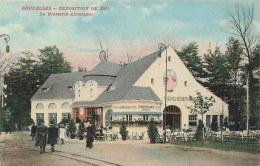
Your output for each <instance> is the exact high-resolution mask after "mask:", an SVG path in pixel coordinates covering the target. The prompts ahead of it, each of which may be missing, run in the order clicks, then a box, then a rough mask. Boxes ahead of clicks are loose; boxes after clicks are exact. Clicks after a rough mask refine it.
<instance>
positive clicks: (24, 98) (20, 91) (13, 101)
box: [5, 56, 38, 129]
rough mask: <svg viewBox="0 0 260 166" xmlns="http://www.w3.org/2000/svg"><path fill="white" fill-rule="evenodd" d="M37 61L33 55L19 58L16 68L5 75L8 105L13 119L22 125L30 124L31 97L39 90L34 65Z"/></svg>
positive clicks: (19, 126) (19, 125)
mask: <svg viewBox="0 0 260 166" xmlns="http://www.w3.org/2000/svg"><path fill="white" fill-rule="evenodd" d="M35 64H36V61H35V60H33V59H32V57H31V56H26V57H25V58H24V57H21V58H19V60H18V62H17V63H16V65H15V66H16V68H12V69H11V70H10V71H9V73H8V74H6V75H5V82H6V84H7V85H8V86H7V89H6V94H8V97H7V106H6V109H7V108H8V109H10V112H11V118H12V120H13V121H14V122H15V123H16V124H17V125H18V128H19V129H20V128H21V126H26V125H30V124H28V122H30V114H29V111H30V107H31V103H30V99H31V97H32V96H33V95H34V93H35V92H36V91H37V89H38V87H37V78H36V75H35V73H36V72H35V68H34V65H35Z"/></svg>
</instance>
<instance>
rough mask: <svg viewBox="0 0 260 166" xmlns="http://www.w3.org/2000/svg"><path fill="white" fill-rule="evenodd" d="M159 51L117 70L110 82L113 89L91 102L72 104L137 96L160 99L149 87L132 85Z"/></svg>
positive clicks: (135, 98)
mask: <svg viewBox="0 0 260 166" xmlns="http://www.w3.org/2000/svg"><path fill="white" fill-rule="evenodd" d="M159 53H160V52H159V51H157V52H154V53H153V54H150V55H148V56H145V57H143V58H141V59H139V60H137V61H135V62H133V63H130V64H128V65H126V66H124V67H123V68H122V69H121V70H120V71H119V73H118V76H117V77H116V78H115V80H114V81H113V82H112V83H111V84H112V85H113V86H114V87H115V90H111V91H106V92H104V93H102V94H101V95H100V96H99V97H98V98H97V100H95V101H93V102H75V103H74V104H73V105H84V104H88V105H93V104H102V103H108V102H114V101H122V100H137V98H139V99H140V100H154V101H160V99H159V98H158V97H157V96H156V95H155V93H154V92H153V91H152V89H151V88H141V87H133V84H134V83H135V82H136V81H137V80H138V79H139V78H140V77H141V76H142V74H143V73H144V72H145V71H146V70H147V69H148V68H149V67H150V66H151V64H152V63H153V62H154V61H155V60H156V59H157V57H158V55H159ZM142 93H143V94H142Z"/></svg>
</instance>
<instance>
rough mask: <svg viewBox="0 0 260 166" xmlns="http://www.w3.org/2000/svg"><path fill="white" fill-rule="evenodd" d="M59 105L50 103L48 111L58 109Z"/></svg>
mask: <svg viewBox="0 0 260 166" xmlns="http://www.w3.org/2000/svg"><path fill="white" fill-rule="evenodd" d="M56 108H57V105H56V104H55V103H50V104H49V106H48V109H56Z"/></svg>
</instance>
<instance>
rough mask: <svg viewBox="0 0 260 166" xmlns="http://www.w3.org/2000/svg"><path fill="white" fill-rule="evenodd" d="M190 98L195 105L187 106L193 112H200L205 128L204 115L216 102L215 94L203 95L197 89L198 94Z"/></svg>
mask: <svg viewBox="0 0 260 166" xmlns="http://www.w3.org/2000/svg"><path fill="white" fill-rule="evenodd" d="M189 99H190V100H191V101H192V102H193V104H194V106H186V107H187V108H188V109H189V110H190V112H191V113H192V114H200V115H201V119H202V123H203V128H204V121H203V115H204V114H205V113H206V112H208V111H209V108H210V107H212V106H213V103H215V99H214V97H213V96H211V97H203V96H202V94H201V93H200V92H198V91H197V96H196V97H192V96H189ZM202 131H203V140H204V130H202Z"/></svg>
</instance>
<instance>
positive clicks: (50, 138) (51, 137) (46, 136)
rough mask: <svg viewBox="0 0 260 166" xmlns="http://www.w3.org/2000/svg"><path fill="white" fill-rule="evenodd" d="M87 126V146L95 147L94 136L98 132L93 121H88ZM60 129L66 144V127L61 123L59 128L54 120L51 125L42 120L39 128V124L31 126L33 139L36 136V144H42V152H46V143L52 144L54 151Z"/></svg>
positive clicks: (62, 141) (61, 137)
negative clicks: (93, 125) (48, 125)
mask: <svg viewBox="0 0 260 166" xmlns="http://www.w3.org/2000/svg"><path fill="white" fill-rule="evenodd" d="M85 126H86V133H87V139H86V148H93V142H94V137H96V132H95V131H94V129H93V127H92V123H91V122H86V123H85ZM58 131H59V132H60V135H59V136H60V139H61V144H64V137H65V134H66V129H65V128H64V126H63V125H61V128H60V129H59V130H58V128H57V127H56V126H55V124H54V123H53V122H50V127H47V126H45V125H44V121H41V122H40V125H39V126H38V128H37V126H34V125H33V126H32V128H31V136H32V140H34V139H35V136H36V139H35V146H40V153H44V152H45V147H46V144H50V145H51V151H52V152H54V145H55V144H57V139H58ZM36 132H37V135H36Z"/></svg>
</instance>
